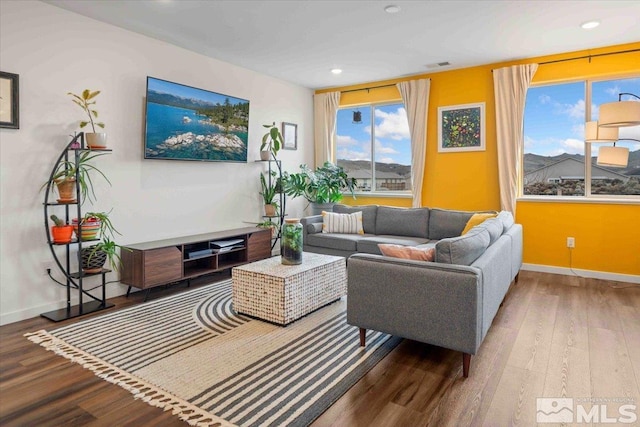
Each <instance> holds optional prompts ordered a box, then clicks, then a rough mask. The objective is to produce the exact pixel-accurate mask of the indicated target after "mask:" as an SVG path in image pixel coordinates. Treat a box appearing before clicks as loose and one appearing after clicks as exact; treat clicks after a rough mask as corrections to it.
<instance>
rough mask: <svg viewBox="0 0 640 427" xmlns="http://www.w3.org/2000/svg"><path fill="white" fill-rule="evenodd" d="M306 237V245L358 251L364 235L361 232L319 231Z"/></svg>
mask: <svg viewBox="0 0 640 427" xmlns="http://www.w3.org/2000/svg"><path fill="white" fill-rule="evenodd" d="M306 238H307V239H306V241H305V242H304V244H305V245H310V246H318V247H320V248H328V249H337V250H340V251H350V252H356V248H357V244H358V240H360V239H362V238H363V236H362V235H360V234H332V233H317V234H308V235H307V236H306Z"/></svg>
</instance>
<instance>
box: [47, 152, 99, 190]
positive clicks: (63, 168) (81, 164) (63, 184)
mask: <svg viewBox="0 0 640 427" xmlns="http://www.w3.org/2000/svg"><path fill="white" fill-rule="evenodd" d="M104 154H106V153H93V152H91V151H83V152H81V153H80V154H79V155H78V161H77V162H75V161H72V160H62V161H60V163H58V167H57V169H56V171H55V172H54V174H53V176H52V177H51V182H53V183H54V184H55V185H56V187H57V189H58V194H59V196H60V198H59V199H58V202H59V203H75V202H76V185H80V195H81V197H82V200H81V202H84V201H85V200H86V198H87V197H89V199H91V197H92V196H93V198H94V199H95V192H94V191H93V181H92V180H91V173H93V172H96V173H98V174H99V175H102V177H103V178H104V179H105V180H106V181H107V182H108V183H109V184H111V181H109V179H108V178H107V176H106V175H105V174H104V173H103V172H102V171H101V170H100V169H98V168H96V167H95V166H94V165H92V164H91V163H90V161H91V160H93V159H95V158H96V157H98V156H102V155H104ZM76 173H77V177H78V180H77V182H76ZM48 184H49V181H47V182H45V183H44V184H43V185H42V188H44V187H46V186H47V185H48ZM52 188H53V187H52Z"/></svg>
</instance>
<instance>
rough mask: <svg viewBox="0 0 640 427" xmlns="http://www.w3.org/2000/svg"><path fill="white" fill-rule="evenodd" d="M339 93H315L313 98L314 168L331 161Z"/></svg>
mask: <svg viewBox="0 0 640 427" xmlns="http://www.w3.org/2000/svg"><path fill="white" fill-rule="evenodd" d="M338 105H340V92H327V93H317V94H315V95H314V98H313V118H314V139H315V147H316V152H315V155H316V158H315V161H316V167H318V166H322V165H323V164H324V162H326V161H330V160H332V159H333V155H332V154H333V139H334V135H335V129H336V112H337V111H338Z"/></svg>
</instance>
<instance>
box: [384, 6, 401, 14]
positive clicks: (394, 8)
mask: <svg viewBox="0 0 640 427" xmlns="http://www.w3.org/2000/svg"><path fill="white" fill-rule="evenodd" d="M384 11H385V12H387V13H398V12H400V8H399V7H398V6H396V5H393V4H391V5H389V6H387V7H385V8H384Z"/></svg>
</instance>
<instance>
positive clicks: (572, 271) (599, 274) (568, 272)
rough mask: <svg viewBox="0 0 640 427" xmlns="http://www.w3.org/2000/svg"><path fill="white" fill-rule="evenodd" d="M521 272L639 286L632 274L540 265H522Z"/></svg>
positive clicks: (639, 278) (638, 278)
mask: <svg viewBox="0 0 640 427" xmlns="http://www.w3.org/2000/svg"><path fill="white" fill-rule="evenodd" d="M522 270H528V271H538V272H541V273H552V274H564V275H565V276H582V277H588V278H590V279H601V280H611V281H614V282H628V283H637V284H640V276H637V275H634V274H620V273H608V272H606V271H595V270H582V269H579V268H567V267H555V266H552V265H541V264H526V263H525V264H522Z"/></svg>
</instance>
